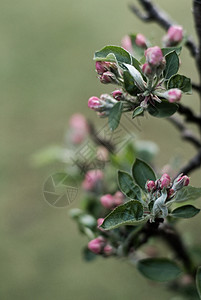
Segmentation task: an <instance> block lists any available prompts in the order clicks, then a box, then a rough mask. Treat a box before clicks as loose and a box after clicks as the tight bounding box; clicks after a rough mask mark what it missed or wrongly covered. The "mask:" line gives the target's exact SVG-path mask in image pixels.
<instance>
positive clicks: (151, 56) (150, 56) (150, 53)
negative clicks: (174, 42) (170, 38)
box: [145, 46, 163, 66]
mask: <svg viewBox="0 0 201 300" xmlns="http://www.w3.org/2000/svg"><path fill="white" fill-rule="evenodd" d="M145 57H146V60H147V62H148V63H149V64H150V65H152V66H159V65H160V63H161V62H162V60H163V53H162V51H161V49H160V48H159V47H158V46H155V47H151V48H148V49H147V50H146V51H145Z"/></svg>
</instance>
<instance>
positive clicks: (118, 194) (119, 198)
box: [113, 191, 124, 206]
mask: <svg viewBox="0 0 201 300" xmlns="http://www.w3.org/2000/svg"><path fill="white" fill-rule="evenodd" d="M113 197H114V206H119V205H121V204H123V202H124V195H123V194H122V193H121V192H120V191H117V192H116V193H115V194H114V196H113Z"/></svg>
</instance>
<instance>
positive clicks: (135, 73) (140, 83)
mask: <svg viewBox="0 0 201 300" xmlns="http://www.w3.org/2000/svg"><path fill="white" fill-rule="evenodd" d="M124 66H125V67H126V68H127V69H128V71H129V73H130V74H131V76H132V77H133V79H134V82H135V84H136V86H137V87H138V88H139V89H140V91H144V90H145V82H144V79H143V77H142V75H141V73H140V72H139V71H138V70H137V69H136V68H135V67H134V66H131V65H129V64H124Z"/></svg>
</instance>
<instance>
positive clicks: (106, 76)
mask: <svg viewBox="0 0 201 300" xmlns="http://www.w3.org/2000/svg"><path fill="white" fill-rule="evenodd" d="M99 79H100V82H101V83H104V84H108V83H116V82H117V80H116V77H115V75H114V74H113V73H112V72H109V71H108V72H105V73H103V74H102V75H101V76H100V78H99Z"/></svg>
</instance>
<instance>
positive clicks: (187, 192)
mask: <svg viewBox="0 0 201 300" xmlns="http://www.w3.org/2000/svg"><path fill="white" fill-rule="evenodd" d="M200 197H201V188H196V187H193V186H191V185H188V186H185V187H183V188H182V189H181V190H179V191H178V192H177V193H176V196H175V198H174V202H184V201H191V200H196V199H198V198H200Z"/></svg>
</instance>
